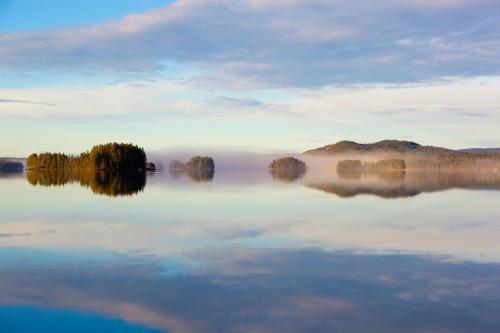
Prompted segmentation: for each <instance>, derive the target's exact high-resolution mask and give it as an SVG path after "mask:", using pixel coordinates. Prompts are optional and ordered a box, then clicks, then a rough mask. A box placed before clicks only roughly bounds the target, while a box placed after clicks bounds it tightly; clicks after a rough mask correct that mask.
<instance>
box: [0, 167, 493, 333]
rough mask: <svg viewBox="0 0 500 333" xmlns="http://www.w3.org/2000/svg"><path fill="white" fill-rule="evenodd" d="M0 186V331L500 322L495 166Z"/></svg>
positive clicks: (56, 180) (46, 180)
mask: <svg viewBox="0 0 500 333" xmlns="http://www.w3.org/2000/svg"><path fill="white" fill-rule="evenodd" d="M0 198H1V208H2V209H1V211H0V332H2V333H4V332H32V331H34V330H36V331H37V332H67V331H74V332H80V331H81V332H89V331H92V332H353V333H354V332H356V333H357V332H367V331H370V332H381V333H382V332H499V331H500V317H499V316H498V310H499V305H498V304H500V265H499V263H500V242H498V239H500V238H499V236H500V206H499V204H498V203H499V202H500V177H499V176H498V175H496V174H486V175H485V174H477V175H474V174H444V173H441V174H437V173H433V174H428V173H427V174H426V173H410V174H408V173H405V174H383V175H380V174H379V175H338V176H337V175H335V176H332V177H330V178H328V179H324V177H322V178H321V179H320V178H317V177H314V175H307V176H306V177H303V178H300V177H282V178H280V177H274V178H273V177H271V175H269V174H267V173H265V172H263V173H236V172H216V174H215V175H209V176H206V175H204V176H200V175H197V176H195V177H193V176H192V175H191V176H190V175H184V174H169V173H168V172H165V173H158V174H148V175H145V177H144V178H141V177H139V178H133V179H121V178H119V177H116V176H114V175H98V174H94V175H86V176H84V177H73V176H70V175H61V174H58V175H51V174H31V175H30V174H28V175H24V174H20V175H2V176H1V177H0ZM78 329H79V330H80V331H78Z"/></svg>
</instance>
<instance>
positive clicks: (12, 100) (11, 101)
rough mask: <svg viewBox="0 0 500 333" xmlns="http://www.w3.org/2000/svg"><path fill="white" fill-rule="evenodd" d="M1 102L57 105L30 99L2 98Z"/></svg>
mask: <svg viewBox="0 0 500 333" xmlns="http://www.w3.org/2000/svg"><path fill="white" fill-rule="evenodd" d="M0 103H20V104H31V105H45V106H55V104H53V103H41V102H33V101H28V100H20V99H3V98H0Z"/></svg>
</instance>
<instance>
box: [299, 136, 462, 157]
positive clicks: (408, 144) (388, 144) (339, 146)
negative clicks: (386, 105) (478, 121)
mask: <svg viewBox="0 0 500 333" xmlns="http://www.w3.org/2000/svg"><path fill="white" fill-rule="evenodd" d="M453 152H454V150H451V149H446V148H442V147H434V146H422V145H420V144H418V143H416V142H412V141H399V140H383V141H379V142H375V143H357V142H354V141H339V142H337V143H335V144H332V145H327V146H324V147H321V148H316V149H311V150H308V151H306V152H304V154H316V155H320V154H321V155H331V154H351V153H353V154H360V153H390V154H393V153H398V154H406V153H419V154H446V153H453Z"/></svg>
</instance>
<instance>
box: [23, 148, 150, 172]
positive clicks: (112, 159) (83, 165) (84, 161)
mask: <svg viewBox="0 0 500 333" xmlns="http://www.w3.org/2000/svg"><path fill="white" fill-rule="evenodd" d="M26 167H27V169H32V170H33V169H37V170H59V169H65V170H98V171H144V170H146V169H151V168H153V169H154V164H152V163H151V162H147V161H146V153H145V152H144V149H142V148H140V147H138V146H136V145H133V144H130V143H107V144H103V145H97V146H94V147H92V149H91V150H90V151H86V152H83V153H81V154H80V155H78V156H73V155H65V154H61V153H43V154H31V155H30V156H29V157H28V160H27V161H26Z"/></svg>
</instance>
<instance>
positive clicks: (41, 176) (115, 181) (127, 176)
mask: <svg viewBox="0 0 500 333" xmlns="http://www.w3.org/2000/svg"><path fill="white" fill-rule="evenodd" d="M26 179H27V180H28V182H29V183H30V184H31V185H33V186H38V185H39V186H63V185H66V184H73V183H78V184H80V185H81V186H84V187H87V188H90V190H91V191H92V192H93V193H95V194H100V195H106V196H111V197H116V196H123V195H133V194H136V193H138V192H141V191H142V190H143V189H144V187H145V186H146V174H145V173H144V172H134V173H117V172H98V171H88V172H72V171H64V170H54V171H29V172H27V173H26Z"/></svg>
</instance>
